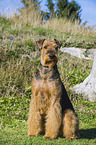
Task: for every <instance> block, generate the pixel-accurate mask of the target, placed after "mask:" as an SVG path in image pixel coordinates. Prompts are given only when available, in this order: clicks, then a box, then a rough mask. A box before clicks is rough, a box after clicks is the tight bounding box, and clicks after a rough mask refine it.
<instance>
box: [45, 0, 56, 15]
mask: <svg viewBox="0 0 96 145" xmlns="http://www.w3.org/2000/svg"><path fill="white" fill-rule="evenodd" d="M54 5H55V4H54V3H53V2H52V0H47V5H46V6H47V7H48V9H49V13H48V14H49V15H50V18H52V17H53V16H54Z"/></svg>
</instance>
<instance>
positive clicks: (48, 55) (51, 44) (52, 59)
mask: <svg viewBox="0 0 96 145" xmlns="http://www.w3.org/2000/svg"><path fill="white" fill-rule="evenodd" d="M36 44H37V45H38V46H39V48H40V49H41V64H42V65H43V66H49V67H50V68H52V67H53V66H54V65H55V64H56V63H57V62H58V57H57V52H58V48H60V47H61V45H62V43H61V41H58V40H56V39H54V40H51V41H49V40H45V39H43V40H39V41H36Z"/></svg>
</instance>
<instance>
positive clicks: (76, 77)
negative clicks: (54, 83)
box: [0, 18, 96, 145]
mask: <svg viewBox="0 0 96 145" xmlns="http://www.w3.org/2000/svg"><path fill="white" fill-rule="evenodd" d="M0 31H1V33H0V76H1V78H0V82H1V83H0V85H1V86H0V104H1V106H0V108H1V110H0V117H1V119H0V120H1V128H0V144H1V145H13V144H14V145H43V144H44V145H64V144H65V145H95V144H96V103H94V102H90V101H88V99H87V98H86V97H85V96H82V95H79V94H75V93H74V92H73V91H71V90H70V87H73V86H74V85H76V84H78V83H81V82H82V81H83V80H84V79H85V78H86V77H87V76H88V75H89V74H90V71H91V67H92V63H93V62H92V60H84V59H82V60H81V59H79V58H77V57H71V56H70V55H69V54H66V53H62V52H61V51H60V50H59V52H58V56H59V62H58V69H59V72H60V76H61V79H62V81H63V83H64V85H65V87H66V89H67V92H68V95H69V97H70V99H71V101H72V103H73V106H74V108H75V110H76V113H77V115H78V117H79V121H80V131H79V132H80V139H74V140H72V141H69V140H66V139H65V138H59V137H58V138H56V139H53V140H49V139H48V140H47V139H44V138H43V136H42V135H40V136H37V137H28V135H27V119H28V112H29V102H30V98H31V88H30V86H31V80H32V77H33V74H34V72H35V71H36V68H37V67H38V65H39V63H40V50H39V49H38V48H37V47H36V46H35V41H36V40H38V39H43V38H46V39H48V38H49V39H53V38H56V39H58V40H61V41H62V43H63V47H64V46H74V47H81V48H82V49H83V48H86V49H90V48H95V49H96V32H94V33H92V34H88V35H87V33H86V34H84V35H82V34H79V33H76V34H75V33H71V32H61V31H59V30H54V29H52V28H51V26H50V28H46V27H45V26H43V25H42V26H40V27H39V26H38V27H32V26H30V25H29V26H26V25H23V24H19V23H15V22H14V21H12V20H8V19H5V18H0Z"/></svg>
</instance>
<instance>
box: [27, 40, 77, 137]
mask: <svg viewBox="0 0 96 145" xmlns="http://www.w3.org/2000/svg"><path fill="white" fill-rule="evenodd" d="M36 43H37V45H39V47H40V48H42V49H41V65H40V67H39V69H38V70H37V73H36V75H35V76H34V78H33V80H32V98H31V102H30V109H29V119H28V135H29V136H34V135H38V134H40V133H45V136H44V137H45V138H50V139H53V138H56V137H57V136H58V135H59V134H62V135H63V136H65V137H66V138H75V137H77V134H78V129H79V125H78V124H79V123H78V118H77V116H76V114H75V112H74V109H73V107H72V104H71V102H70V100H68V96H67V94H66V91H65V88H64V86H63V84H62V82H61V79H60V76H59V72H58V70H57V65H56V63H57V62H58V57H57V51H58V49H57V47H58V48H59V47H60V46H61V43H60V41H58V40H52V41H48V40H40V41H37V42H36ZM63 97H64V98H63ZM63 102H64V103H63ZM66 104H68V106H67V105H66Z"/></svg>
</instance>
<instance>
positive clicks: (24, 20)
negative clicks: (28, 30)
mask: <svg viewBox="0 0 96 145" xmlns="http://www.w3.org/2000/svg"><path fill="white" fill-rule="evenodd" d="M28 3H29V5H28V7H24V8H22V9H21V10H20V15H16V16H15V17H13V18H12V19H13V20H15V21H17V22H19V24H20V23H21V24H25V25H31V26H33V27H37V26H39V24H40V22H41V19H42V17H41V14H40V12H39V11H38V9H36V8H35V7H34V4H33V3H31V2H28Z"/></svg>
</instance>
